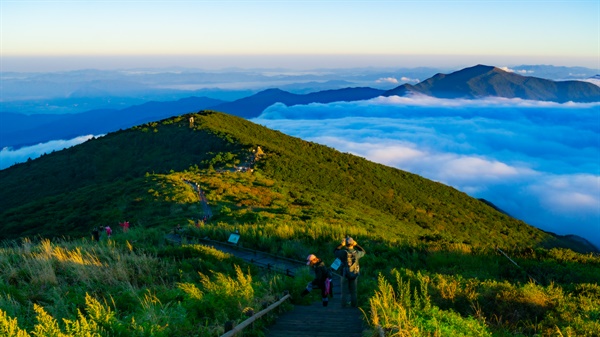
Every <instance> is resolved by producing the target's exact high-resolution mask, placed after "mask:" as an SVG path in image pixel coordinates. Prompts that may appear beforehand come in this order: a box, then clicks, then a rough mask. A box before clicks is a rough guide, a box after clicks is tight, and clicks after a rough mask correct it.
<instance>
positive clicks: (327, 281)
mask: <svg viewBox="0 0 600 337" xmlns="http://www.w3.org/2000/svg"><path fill="white" fill-rule="evenodd" d="M306 265H307V266H310V267H311V269H312V270H313V271H314V273H315V279H314V280H312V281H310V282H309V283H308V285H307V286H306V289H304V291H303V292H302V294H300V295H301V296H302V297H304V296H306V295H308V293H310V292H311V291H312V290H313V288H319V289H321V300H322V301H323V306H324V307H326V306H327V304H329V297H328V296H331V293H332V290H333V289H332V284H331V271H330V270H329V267H327V266H326V265H325V262H323V261H321V259H319V258H318V257H317V256H316V255H314V254H310V255H308V257H307V258H306Z"/></svg>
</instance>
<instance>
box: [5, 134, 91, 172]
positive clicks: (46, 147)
mask: <svg viewBox="0 0 600 337" xmlns="http://www.w3.org/2000/svg"><path fill="white" fill-rule="evenodd" d="M93 137H94V136H93V135H86V136H79V137H76V138H73V139H68V140H62V139H59V140H51V141H49V142H47V143H40V144H37V145H32V146H26V147H22V148H19V149H17V150H13V149H11V148H8V147H5V148H3V149H2V150H0V170H3V169H5V168H7V167H9V166H12V165H14V164H17V163H23V162H25V161H27V159H29V158H31V159H35V158H37V157H39V156H41V155H43V154H44V153H51V152H52V151H60V150H62V149H66V148H68V147H71V146H75V145H78V144H81V143H83V142H85V141H87V140H89V139H91V138H93Z"/></svg>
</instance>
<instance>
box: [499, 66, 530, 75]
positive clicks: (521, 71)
mask: <svg viewBox="0 0 600 337" xmlns="http://www.w3.org/2000/svg"><path fill="white" fill-rule="evenodd" d="M500 69H502V70H504V71H507V72H509V73H519V74H521V75H527V74H533V70H526V69H517V70H515V69H511V68H509V67H500Z"/></svg>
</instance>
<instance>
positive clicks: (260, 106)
mask: <svg viewBox="0 0 600 337" xmlns="http://www.w3.org/2000/svg"><path fill="white" fill-rule="evenodd" d="M409 94H422V95H428V96H432V97H438V98H449V99H453V98H467V99H475V98H483V97H489V96H493V97H505V98H521V99H526V100H537V101H551V102H558V103H564V102H569V101H572V102H600V87H598V86H597V85H594V84H592V83H590V82H585V81H571V80H570V81H552V80H547V79H542V78H537V77H531V76H523V75H519V74H516V73H514V72H509V71H505V70H502V69H500V68H497V67H492V66H485V65H477V66H474V67H470V68H465V69H462V70H459V71H456V72H453V73H450V74H441V73H438V74H436V75H434V76H433V77H431V78H429V79H427V80H425V81H422V82H420V83H418V84H415V85H411V84H402V85H400V86H398V87H396V88H394V89H391V90H387V91H385V90H381V89H375V88H370V87H355V88H343V89H334V90H324V91H317V92H312V93H308V94H296V93H291V92H288V91H284V90H281V89H267V90H264V91H261V92H258V93H256V94H253V95H251V96H247V97H244V98H240V99H237V100H234V101H231V102H226V101H223V100H217V99H211V98H206V97H189V98H185V99H180V100H178V101H174V102H149V103H145V104H142V105H137V106H132V107H129V108H126V109H121V110H111V109H104V110H91V111H87V112H84V113H79V114H70V115H32V116H26V115H20V114H12V113H5V112H3V113H2V125H1V126H0V147H6V146H10V147H20V146H26V145H31V144H37V143H40V142H46V141H50V140H54V139H69V138H74V137H77V136H80V135H85V134H100V133H106V132H110V131H115V130H118V129H121V128H127V127H131V126H133V125H137V124H140V123H145V122H150V121H154V120H158V119H162V118H168V117H171V116H176V115H179V114H182V113H186V112H192V111H198V110H202V109H211V110H217V111H222V112H227V113H229V114H232V115H236V116H239V117H244V118H255V117H258V116H260V114H261V113H262V112H263V111H264V110H265V109H266V108H267V107H269V106H271V105H273V104H275V103H282V104H285V105H286V106H293V105H300V104H310V103H331V102H338V101H349V102H350V101H360V100H368V99H372V98H375V97H378V96H394V95H396V96H404V95H409Z"/></svg>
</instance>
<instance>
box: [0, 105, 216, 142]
mask: <svg viewBox="0 0 600 337" xmlns="http://www.w3.org/2000/svg"><path fill="white" fill-rule="evenodd" d="M221 103H223V101H221V100H218V99H212V98H206V97H189V98H184V99H180V100H177V101H173V102H148V103H144V104H140V105H135V106H131V107H129V108H126V109H121V110H114V109H102V110H91V111H87V112H82V113H78V114H66V115H65V114H59V115H49V114H48V115H23V114H17V113H5V112H3V113H2V126H0V147H2V148H3V147H6V146H11V147H20V146H26V145H32V144H38V143H43V142H47V141H50V140H54V139H71V138H75V137H78V136H81V135H88V134H93V135H98V134H104V133H108V132H112V131H117V130H119V129H127V128H130V127H132V126H135V125H139V124H143V123H148V122H152V121H155V120H160V119H164V118H168V117H172V116H177V115H181V114H183V113H187V112H190V111H197V110H199V109H204V108H208V107H211V106H215V105H218V104H221Z"/></svg>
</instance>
